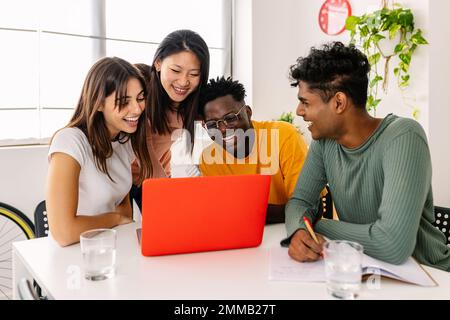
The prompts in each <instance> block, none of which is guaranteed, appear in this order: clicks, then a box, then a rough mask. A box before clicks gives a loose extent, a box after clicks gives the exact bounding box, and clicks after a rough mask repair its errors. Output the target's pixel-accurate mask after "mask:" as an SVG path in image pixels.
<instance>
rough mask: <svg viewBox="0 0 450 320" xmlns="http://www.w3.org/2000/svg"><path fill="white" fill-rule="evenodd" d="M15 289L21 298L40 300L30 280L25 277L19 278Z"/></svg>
mask: <svg viewBox="0 0 450 320" xmlns="http://www.w3.org/2000/svg"><path fill="white" fill-rule="evenodd" d="M17 289H18V290H17V291H18V293H19V298H20V299H21V300H40V298H39V295H38V294H37V292H36V291H35V290H34V288H33V286H32V285H31V282H30V280H28V279H27V278H22V279H20V280H19V284H18V287H17Z"/></svg>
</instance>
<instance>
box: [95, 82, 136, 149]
mask: <svg viewBox="0 0 450 320" xmlns="http://www.w3.org/2000/svg"><path fill="white" fill-rule="evenodd" d="M126 92H127V93H126V97H118V98H117V100H116V91H114V92H113V93H112V94H110V95H109V96H108V97H106V99H105V102H104V105H103V106H101V107H100V108H99V109H98V110H99V111H100V112H102V113H103V116H104V118H105V123H106V127H107V128H108V131H109V134H110V137H111V140H112V139H114V138H115V137H116V136H117V135H118V134H119V132H126V133H134V132H135V131H136V129H137V126H138V120H139V117H140V115H141V114H142V112H143V111H144V108H145V97H144V89H143V88H142V85H141V83H140V82H139V80H138V79H136V78H131V79H130V80H128V83H127V91H126ZM119 105H122V106H121V107H120V106H119Z"/></svg>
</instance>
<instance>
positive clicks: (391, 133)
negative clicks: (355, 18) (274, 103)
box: [282, 42, 450, 271]
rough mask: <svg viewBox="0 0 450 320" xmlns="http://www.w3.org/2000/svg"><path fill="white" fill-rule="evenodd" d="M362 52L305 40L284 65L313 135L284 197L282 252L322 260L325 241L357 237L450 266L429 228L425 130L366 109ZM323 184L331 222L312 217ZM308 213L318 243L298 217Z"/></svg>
mask: <svg viewBox="0 0 450 320" xmlns="http://www.w3.org/2000/svg"><path fill="white" fill-rule="evenodd" d="M369 70H370V65H369V62H368V60H367V57H366V56H365V55H364V54H363V53H362V52H361V51H359V50H358V49H357V48H356V47H355V46H354V45H349V46H345V45H343V44H342V43H340V42H334V43H330V44H327V45H324V46H323V47H322V48H320V49H317V48H312V49H311V52H310V53H309V55H308V56H307V57H300V58H298V59H297V63H296V64H295V65H293V66H291V70H290V76H291V78H292V80H293V84H292V85H293V86H295V87H298V100H299V104H298V108H297V114H298V115H299V116H301V117H303V119H304V120H305V121H306V122H307V123H308V124H309V126H308V129H309V131H310V132H311V135H312V138H313V139H314V140H313V141H312V143H311V145H310V148H309V152H308V157H307V159H306V161H305V164H304V166H303V169H302V172H301V174H300V177H299V180H298V183H297V185H296V188H295V191H294V193H293V196H292V197H291V199H290V200H289V202H288V203H287V205H286V230H287V239H285V240H284V241H283V242H282V244H284V245H289V255H290V256H291V257H292V258H293V259H295V260H298V261H314V260H317V259H319V258H320V253H321V251H322V244H323V242H324V239H323V237H322V236H321V235H323V236H325V237H327V238H329V239H344V240H350V241H355V242H358V243H360V244H362V245H363V247H364V252H365V253H366V254H368V255H370V256H373V257H375V258H378V259H380V260H383V261H386V262H389V263H393V264H402V263H403V262H405V261H406V260H407V259H408V258H409V257H410V256H411V255H412V256H413V257H414V258H416V259H417V260H418V261H419V262H420V263H423V264H426V265H430V266H434V267H436V268H440V269H443V270H449V271H450V250H449V247H447V246H446V245H445V236H444V235H443V234H442V233H441V232H440V231H439V230H437V229H436V228H435V227H434V226H433V224H432V223H433V221H434V212H433V210H434V207H433V194H432V190H431V159H430V151H429V148H428V143H427V137H426V135H425V132H424V131H423V129H422V127H421V126H420V125H419V123H417V122H416V121H414V120H411V119H406V118H401V117H398V116H396V115H393V114H389V115H387V116H386V117H385V118H383V119H380V118H374V117H372V116H371V115H370V114H369V113H368V112H367V110H366V108H365V106H366V100H367V87H368V72H369ZM326 184H328V185H329V188H330V190H331V196H332V198H333V202H334V204H335V207H336V210H337V213H338V216H339V221H336V220H328V219H320V216H318V215H317V211H316V210H315V203H316V200H317V199H318V195H319V193H320V191H321V190H322V189H323V188H324V186H325V185H326ZM305 215H306V216H307V217H309V219H311V220H312V221H313V224H314V228H315V230H316V232H317V233H318V238H319V239H320V240H319V244H317V243H315V242H314V240H312V238H311V236H310V235H309V233H308V232H307V231H305V230H306V227H305V224H304V222H303V216H305Z"/></svg>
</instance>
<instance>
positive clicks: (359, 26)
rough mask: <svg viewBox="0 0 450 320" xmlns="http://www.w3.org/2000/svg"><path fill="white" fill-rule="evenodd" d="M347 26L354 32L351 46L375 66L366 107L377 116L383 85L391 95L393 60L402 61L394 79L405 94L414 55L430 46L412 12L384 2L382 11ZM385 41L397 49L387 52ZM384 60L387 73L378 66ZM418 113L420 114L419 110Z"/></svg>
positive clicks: (351, 19) (354, 18)
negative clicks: (384, 45)
mask: <svg viewBox="0 0 450 320" xmlns="http://www.w3.org/2000/svg"><path fill="white" fill-rule="evenodd" d="M345 26H346V29H347V30H349V31H350V36H351V43H354V44H357V45H359V46H361V47H362V49H363V51H364V53H365V54H366V55H367V58H368V60H369V63H370V65H371V71H370V74H369V92H368V99H367V105H366V107H367V110H369V111H370V110H373V112H374V114H376V108H377V106H378V104H379V103H380V101H381V99H380V98H379V95H378V93H379V92H378V90H379V87H380V84H381V86H382V88H383V90H384V92H385V93H386V92H387V86H388V75H389V62H390V60H391V58H393V57H398V64H397V65H396V66H395V67H394V75H395V77H396V78H397V84H398V86H399V88H400V89H401V90H403V89H405V88H406V87H408V86H409V83H410V80H411V75H410V74H409V69H410V65H411V60H412V56H413V54H414V51H415V50H416V49H417V47H418V46H420V45H424V44H428V42H427V40H425V38H424V37H423V36H422V30H420V29H416V28H415V26H414V15H413V13H412V11H411V10H410V9H407V8H404V7H402V6H401V5H399V4H396V3H394V4H393V6H392V8H388V5H387V0H383V1H382V8H381V9H380V10H377V11H374V12H371V13H367V14H364V15H362V16H350V17H348V18H347V20H346V24H345ZM386 38H388V39H386ZM383 41H394V43H393V45H391V46H392V47H393V48H394V49H393V51H392V52H383V50H382V48H381V44H382V42H383ZM382 59H384V60H385V65H384V71H383V73H380V72H379V68H378V63H379V62H380V61H381V60H382ZM414 113H417V109H415V110H414Z"/></svg>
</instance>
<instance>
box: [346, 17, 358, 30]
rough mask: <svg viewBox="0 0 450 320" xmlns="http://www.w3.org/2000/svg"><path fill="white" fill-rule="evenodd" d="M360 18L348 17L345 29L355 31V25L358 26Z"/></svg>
mask: <svg viewBox="0 0 450 320" xmlns="http://www.w3.org/2000/svg"><path fill="white" fill-rule="evenodd" d="M359 20H360V18H359V17H356V16H350V17H348V18H347V20H345V29H347V30H350V31H354V30H355V29H356V25H357V24H358V22H359Z"/></svg>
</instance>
